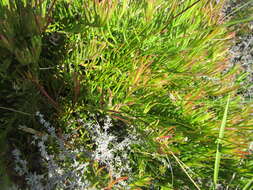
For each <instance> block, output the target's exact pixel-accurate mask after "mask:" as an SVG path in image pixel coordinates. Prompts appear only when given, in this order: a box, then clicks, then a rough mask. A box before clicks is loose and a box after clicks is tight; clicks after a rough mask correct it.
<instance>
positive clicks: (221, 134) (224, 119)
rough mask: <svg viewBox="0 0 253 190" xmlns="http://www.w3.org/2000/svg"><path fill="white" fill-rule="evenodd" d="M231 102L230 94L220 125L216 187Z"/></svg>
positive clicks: (215, 176)
mask: <svg viewBox="0 0 253 190" xmlns="http://www.w3.org/2000/svg"><path fill="white" fill-rule="evenodd" d="M229 102H230V95H229V96H228V100H227V105H226V108H225V111H224V115H223V118H222V123H221V127H220V132H219V138H218V139H217V151H216V158H215V165H214V186H215V187H216V185H217V182H218V176H219V168H220V160H221V148H222V139H223V137H224V131H225V126H226V121H227V115H228V106H229Z"/></svg>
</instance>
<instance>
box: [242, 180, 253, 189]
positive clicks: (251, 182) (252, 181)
mask: <svg viewBox="0 0 253 190" xmlns="http://www.w3.org/2000/svg"><path fill="white" fill-rule="evenodd" d="M252 186H253V178H252V179H251V180H249V182H248V183H247V184H246V185H245V186H244V188H243V189H242V190H250V189H251V188H252Z"/></svg>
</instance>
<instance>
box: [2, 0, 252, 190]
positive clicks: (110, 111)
mask: <svg viewBox="0 0 253 190" xmlns="http://www.w3.org/2000/svg"><path fill="white" fill-rule="evenodd" d="M223 3H224V1H220V2H219V3H216V2H213V1H207V2H206V1H192V0H186V1H184V2H181V1H176V0H169V1H163V0H159V1H152V0H140V1H131V0H123V1H115V0H112V1H104V0H103V1H97V0H95V1H90V0H79V1H75V0H74V1H68V0H58V1H52V2H51V3H50V2H49V1H43V2H40V1H35V0H34V1H32V0H31V1H28V0H27V1H14V3H10V1H2V2H1V4H0V5H1V10H4V12H1V14H2V15H1V17H0V19H1V20H0V21H1V22H3V23H6V24H3V25H1V26H0V31H3V32H1V40H0V44H1V46H0V52H6V53H5V54H4V55H6V56H2V57H1V60H0V63H1V65H3V67H4V68H5V70H4V72H2V73H3V74H2V75H3V76H4V77H3V78H2V79H1V84H2V86H1V89H5V90H4V92H5V94H11V95H12V96H8V97H7V98H6V97H4V96H3V97H1V99H6V100H7V101H10V102H11V101H12V102H13V103H12V104H6V105H1V112H3V117H2V118H1V122H3V123H5V124H6V125H8V127H6V126H5V127H2V128H1V131H3V132H1V133H2V134H5V135H2V138H1V139H3V140H2V141H3V142H9V143H10V145H9V146H8V147H6V150H5V157H6V160H7V161H6V160H3V161H2V162H3V163H7V162H8V160H10V159H11V158H9V157H8V150H11V149H14V147H18V148H19V149H21V152H22V151H23V152H26V151H28V150H29V148H28V147H27V144H28V143H30V142H31V141H32V135H35V136H36V137H37V138H38V137H41V136H42V137H44V136H47V135H48V134H49V135H51V139H50V138H49V140H48V141H45V139H44V141H45V144H43V147H44V149H43V150H45V151H46V152H48V155H49V154H50V155H52V157H54V158H57V159H58V158H59V159H58V160H57V159H56V160H55V161H54V162H55V163H56V165H57V164H58V165H57V167H58V168H60V167H61V170H62V171H63V173H64V172H67V171H69V170H68V167H69V168H72V166H74V165H75V164H76V163H77V162H75V160H76V159H78V162H80V161H81V162H82V163H85V164H86V165H85V169H84V168H81V170H80V171H79V170H78V171H76V170H75V169H73V171H76V173H75V172H72V173H71V172H70V173H71V175H69V174H70V173H68V174H66V175H62V176H61V177H60V178H59V179H57V180H58V181H57V180H52V181H55V184H53V185H51V186H50V185H49V183H47V182H50V180H51V179H50V175H51V174H50V171H51V170H50V167H49V165H48V164H47V163H48V161H50V159H47V158H46V157H45V154H42V151H41V149H40V150H39V151H35V150H36V149H35V147H33V148H32V150H33V151H34V154H37V157H42V163H41V164H40V168H39V169H37V170H36V169H35V168H34V166H32V164H31V165H30V166H29V167H28V168H27V170H26V176H28V178H27V179H28V180H23V182H22V183H21V184H18V185H23V187H24V188H31V189H32V187H33V186H32V184H31V183H30V182H31V181H30V179H31V178H32V176H34V174H35V172H38V173H37V174H38V175H39V176H40V177H39V179H38V180H39V183H40V184H41V186H43V185H44V186H45V187H47V186H48V185H49V186H50V188H49V189H57V188H58V189H66V188H72V189H77V188H79V186H78V185H80V184H83V183H84V181H85V183H86V182H87V181H88V183H86V185H84V186H82V188H83V189H85V188H86V189H88V188H94V189H120V188H121V189H152V188H153V189H177V188H179V189H193V188H197V189H209V188H211V187H214V186H216V187H217V186H218V184H219V185H222V186H224V187H227V188H231V189H233V188H237V187H243V186H244V185H245V184H244V180H241V178H242V177H243V178H244V179H245V181H247V180H250V178H251V177H250V175H251V174H250V169H252V162H251V161H250V159H249V158H250V157H251V156H252V155H251V154H250V152H249V150H248V146H249V142H250V141H252V135H250V132H249V131H250V127H251V126H252V118H251V117H250V114H252V107H250V104H249V103H245V102H243V97H241V96H240V95H238V94H237V89H238V88H239V82H238V81H240V68H239V67H233V68H229V62H228V59H227V56H228V54H227V49H228V47H229V44H230V39H231V38H232V36H233V33H232V31H231V30H230V28H227V26H228V25H227V24H226V23H224V22H223V20H222V15H221V14H220V12H221V9H222V7H223ZM26 9H27V10H28V11H24V12H26V13H27V14H30V16H27V17H21V16H19V18H20V19H19V20H17V21H15V22H17V23H18V24H17V25H15V22H12V21H11V20H10V19H11V18H12V17H11V16H13V18H14V16H16V15H20V12H22V11H23V10H26ZM5 14H6V15H7V14H10V15H11V16H8V17H7V16H5ZM28 21H29V22H28ZM24 22H25V23H26V24H27V23H30V24H29V25H25V24H23V23H24ZM12 25H13V26H14V25H15V27H16V28H17V29H20V28H21V27H23V26H27V28H28V29H29V30H27V31H26V32H25V33H20V34H19V33H18V34H15V35H17V36H18V37H19V38H16V37H15V38H13V37H12V36H11V35H12V33H10V32H7V31H9V30H11V29H12V28H13V26H12ZM8 28H9V29H8ZM17 31H19V30H17ZM4 32H5V33H4ZM15 32H16V30H15ZM2 33H3V34H2ZM34 36H35V37H34ZM6 39H8V40H9V41H7V42H8V43H7V42H6ZM16 39H24V40H25V43H21V42H19V41H17V42H15V43H13V44H12V46H11V48H10V47H9V46H8V44H9V43H10V42H11V40H12V41H13V40H14V41H15V40H16ZM34 39H37V40H35V41H34ZM19 46H21V48H19ZM23 51H25V52H23ZM16 52H18V53H16ZM20 52H21V53H20ZM22 52H23V53H22ZM7 54H8V55H11V56H12V57H13V59H10V58H9V56H7ZM6 63H8V64H6ZM12 65H14V66H12ZM15 65H16V66H15ZM12 67H14V68H15V69H17V70H16V71H15V73H13V74H12V75H4V73H6V72H11V71H12V69H11V68H12ZM12 84H18V86H19V88H20V89H19V90H16V89H15V88H14V87H13V86H12ZM7 87H9V89H10V90H9V89H8V90H6V89H7ZM27 94H29V96H28V95H27ZM228 94H230V103H229V110H230V111H229V112H227V113H226V126H225V125H224V124H223V125H222V126H223V129H222V130H225V131H226V135H225V136H224V137H223V136H222V137H221V136H220V137H219V128H220V125H221V120H222V118H223V112H224V105H226V102H227V95H228ZM17 97H18V98H17ZM15 99H17V100H19V103H17V102H16V101H14V100H15ZM31 100H33V101H31ZM28 103H30V104H28ZM27 105H29V106H28V107H27ZM14 110H15V112H13V111H14ZM38 110H40V111H41V112H43V113H45V116H46V117H47V120H48V121H50V122H51V123H52V125H53V126H54V128H50V129H52V130H53V131H52V130H50V131H48V130H45V129H44V128H41V125H40V123H41V119H40V118H38V114H37V116H36V114H35V113H36V111H38ZM21 113H27V114H28V115H27V116H26V117H25V118H24V115H21ZM39 116H40V115H39ZM10 117H12V119H10ZM108 119H109V121H108ZM16 121H19V122H18V125H25V127H21V129H22V130H20V129H18V126H17V122H16ZM42 121H43V122H42V123H41V124H43V125H46V126H47V127H49V124H47V122H46V121H45V120H42ZM45 123H46V124H45ZM47 127H46V128H47ZM47 129H48V128H47ZM14 133H15V135H13V134H14ZM52 135H53V136H52ZM64 135H67V136H68V140H67V139H65V140H59V139H61V138H62V139H64ZM18 137H22V140H21V141H20V142H19V141H16V140H15V139H17V138H18ZM217 138H218V141H219V143H221V142H220V140H221V138H222V149H221V150H220V149H219V150H218V152H217V154H219V155H218V157H216V163H218V161H219V160H220V163H219V164H216V168H213V165H214V162H215V152H216V147H217V145H216V142H217V141H216V140H217ZM57 139H58V140H57ZM58 142H61V143H58ZM69 142H72V143H69ZM38 145H39V146H40V147H41V145H42V144H41V143H40V144H38ZM65 146H67V147H68V148H64V147H65ZM81 147H82V148H81ZM218 147H219V144H218ZM220 151H221V152H220ZM71 152H74V153H75V154H74V155H75V158H74V159H72V158H66V159H63V160H61V158H63V157H64V155H65V156H66V155H68V153H71ZM43 155H44V156H43ZM60 157H61V158H60ZM220 157H221V159H220ZM31 158H32V156H30V157H29V156H27V159H26V160H27V163H30V159H31ZM64 158H65V157H64ZM51 161H52V160H51ZM52 162H53V161H52ZM75 166H76V165H75ZM218 166H220V170H219V178H218V175H217V173H215V176H214V179H215V180H214V182H213V181H212V179H213V178H212V175H213V172H214V169H215V171H216V172H217V171H218V169H217V167H218ZM12 167H13V168H14V166H13V164H10V166H9V168H12ZM77 173H78V175H79V176H82V177H80V180H81V179H85V180H84V181H82V180H81V181H75V180H74V179H76V180H77V179H78V178H77V177H76V176H72V174H73V175H77ZM30 174H31V175H30ZM58 174H59V173H57V175H58ZM59 175H60V174H59ZM10 176H11V177H12V178H13V175H10ZM29 176H30V177H29ZM63 176H65V177H63ZM48 177H49V178H48ZM19 179H22V177H19ZM33 179H34V178H33ZM46 179H48V180H46ZM38 180H37V181H38ZM74 181H75V182H74ZM72 182H73V183H72ZM68 185H69V186H68ZM71 185H73V186H71ZM49 186H48V187H49Z"/></svg>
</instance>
